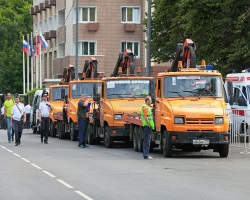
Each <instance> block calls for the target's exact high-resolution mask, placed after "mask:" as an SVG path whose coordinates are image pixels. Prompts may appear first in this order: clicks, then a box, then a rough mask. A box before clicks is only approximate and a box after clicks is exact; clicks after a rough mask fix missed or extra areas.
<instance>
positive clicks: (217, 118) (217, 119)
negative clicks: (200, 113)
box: [214, 117, 224, 124]
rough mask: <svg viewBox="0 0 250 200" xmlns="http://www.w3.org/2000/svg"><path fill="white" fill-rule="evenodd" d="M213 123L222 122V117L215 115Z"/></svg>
mask: <svg viewBox="0 0 250 200" xmlns="http://www.w3.org/2000/svg"><path fill="white" fill-rule="evenodd" d="M214 123H215V124H223V123H224V120H223V117H215V121H214Z"/></svg>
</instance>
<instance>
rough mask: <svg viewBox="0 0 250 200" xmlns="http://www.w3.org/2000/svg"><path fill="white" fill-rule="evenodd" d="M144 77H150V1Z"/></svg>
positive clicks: (149, 1) (149, 0)
mask: <svg viewBox="0 0 250 200" xmlns="http://www.w3.org/2000/svg"><path fill="white" fill-rule="evenodd" d="M147 27H148V30H147V65H146V76H150V75H151V0H148V20H147Z"/></svg>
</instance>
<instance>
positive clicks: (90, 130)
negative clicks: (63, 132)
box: [87, 124, 94, 144]
mask: <svg viewBox="0 0 250 200" xmlns="http://www.w3.org/2000/svg"><path fill="white" fill-rule="evenodd" d="M87 142H88V144H93V143H94V135H93V125H92V124H89V125H88V130H87Z"/></svg>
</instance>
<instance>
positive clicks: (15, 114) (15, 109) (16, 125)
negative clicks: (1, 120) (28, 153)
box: [10, 94, 26, 146]
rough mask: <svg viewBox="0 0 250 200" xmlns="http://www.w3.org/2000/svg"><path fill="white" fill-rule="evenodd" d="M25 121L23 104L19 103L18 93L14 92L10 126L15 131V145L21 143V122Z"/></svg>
mask: <svg viewBox="0 0 250 200" xmlns="http://www.w3.org/2000/svg"><path fill="white" fill-rule="evenodd" d="M24 123H26V113H25V109H24V105H23V104H22V103H20V97H19V94H15V104H14V105H13V106H12V111H11V117H10V126H12V127H13V130H14V132H15V140H16V142H15V146H18V145H20V144H21V137H22V132H23V124H24Z"/></svg>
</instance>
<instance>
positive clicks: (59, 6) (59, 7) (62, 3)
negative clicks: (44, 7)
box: [56, 0, 66, 10]
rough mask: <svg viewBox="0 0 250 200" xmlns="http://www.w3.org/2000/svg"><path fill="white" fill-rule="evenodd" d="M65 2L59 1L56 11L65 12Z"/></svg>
mask: <svg viewBox="0 0 250 200" xmlns="http://www.w3.org/2000/svg"><path fill="white" fill-rule="evenodd" d="M65 7H66V6H65V0H57V1H56V9H57V10H63V9H65Z"/></svg>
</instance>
